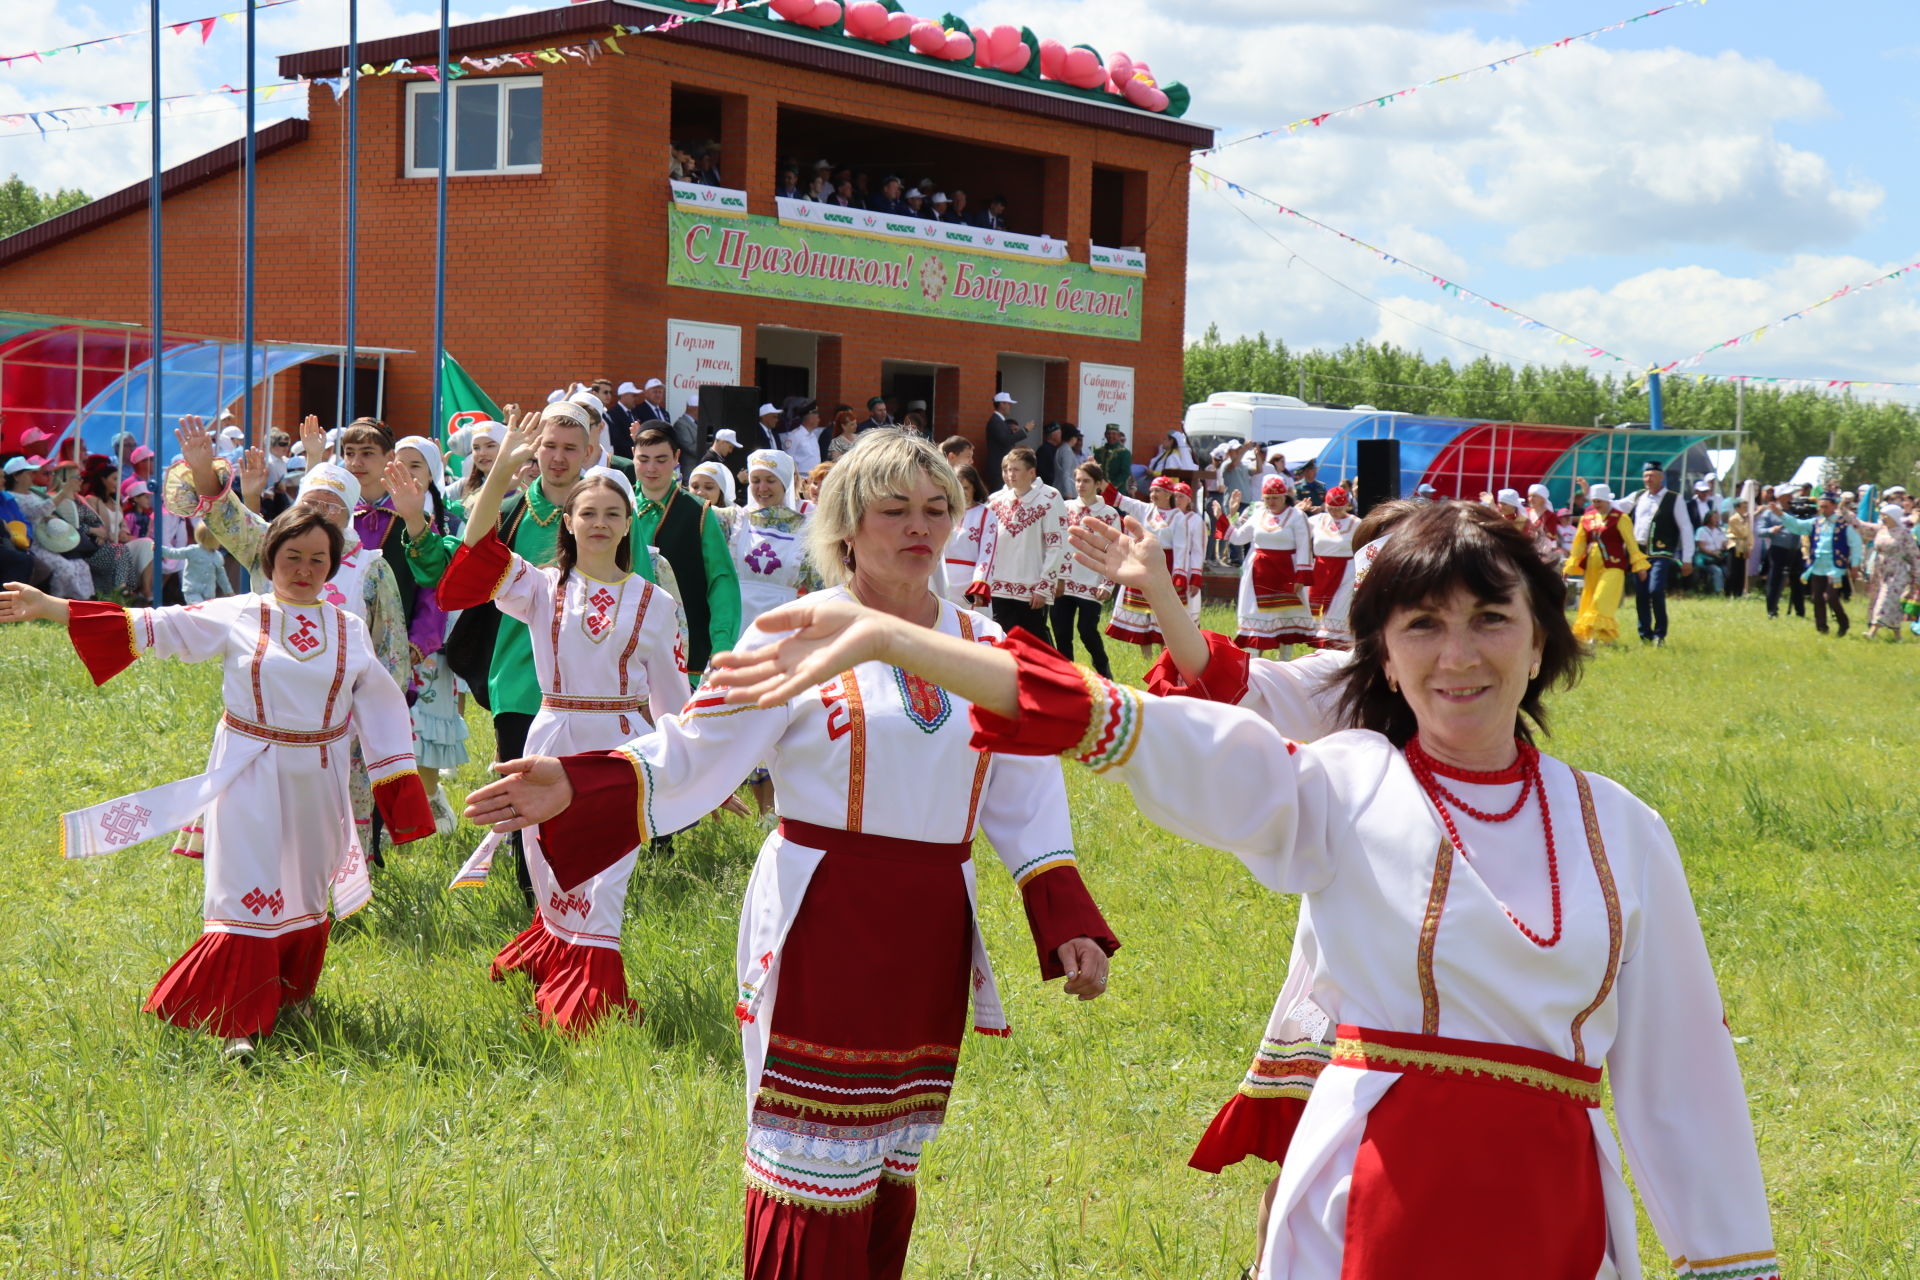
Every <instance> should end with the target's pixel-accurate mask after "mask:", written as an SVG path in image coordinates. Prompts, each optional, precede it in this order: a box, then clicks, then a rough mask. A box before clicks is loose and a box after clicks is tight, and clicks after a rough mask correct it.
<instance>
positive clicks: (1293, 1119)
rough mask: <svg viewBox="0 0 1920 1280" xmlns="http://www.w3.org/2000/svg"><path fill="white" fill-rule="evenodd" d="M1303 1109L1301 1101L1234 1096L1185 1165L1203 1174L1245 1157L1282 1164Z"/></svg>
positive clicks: (1214, 1120) (1303, 1112)
mask: <svg viewBox="0 0 1920 1280" xmlns="http://www.w3.org/2000/svg"><path fill="white" fill-rule="evenodd" d="M1306 1110H1307V1104H1306V1102H1305V1101H1304V1100H1302V1099H1300V1098H1254V1097H1249V1096H1248V1095H1246V1094H1244V1093H1236V1094H1234V1095H1233V1097H1231V1098H1229V1099H1228V1100H1227V1105H1226V1106H1224V1107H1222V1108H1220V1112H1219V1114H1218V1115H1216V1116H1214V1118H1213V1123H1212V1124H1210V1125H1208V1126H1207V1131H1206V1132H1205V1133H1204V1134H1201V1135H1200V1144H1199V1145H1198V1146H1196V1147H1195V1148H1194V1149H1193V1154H1192V1155H1191V1156H1189V1157H1187V1163H1188V1164H1190V1165H1192V1166H1193V1167H1194V1168H1196V1169H1199V1170H1201V1171H1203V1172H1205V1173H1219V1172H1220V1171H1221V1170H1222V1169H1224V1168H1226V1167H1227V1166H1228V1165H1230V1164H1238V1163H1239V1162H1240V1161H1242V1160H1245V1159H1246V1158H1247V1157H1248V1156H1253V1157H1255V1158H1257V1159H1261V1160H1267V1161H1271V1162H1272V1163H1274V1164H1284V1163H1286V1159H1287V1148H1288V1147H1290V1146H1292V1145H1293V1134H1294V1131H1295V1130H1296V1129H1298V1128H1299V1127H1300V1117H1301V1116H1303V1115H1305V1114H1306Z"/></svg>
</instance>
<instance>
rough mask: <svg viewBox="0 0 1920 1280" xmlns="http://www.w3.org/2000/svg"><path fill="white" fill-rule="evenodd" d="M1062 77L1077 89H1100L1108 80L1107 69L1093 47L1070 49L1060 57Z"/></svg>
mask: <svg viewBox="0 0 1920 1280" xmlns="http://www.w3.org/2000/svg"><path fill="white" fill-rule="evenodd" d="M1060 78H1061V79H1062V80H1064V81H1066V82H1067V83H1068V84H1070V85H1072V86H1074V87H1075V88H1077V89H1098V88H1099V87H1100V86H1102V85H1104V84H1105V83H1106V82H1107V71H1106V68H1105V67H1103V66H1101V65H1100V59H1099V58H1098V57H1097V56H1096V55H1095V54H1094V52H1093V51H1092V50H1091V49H1069V50H1067V52H1066V56H1065V57H1063V58H1061V59H1060Z"/></svg>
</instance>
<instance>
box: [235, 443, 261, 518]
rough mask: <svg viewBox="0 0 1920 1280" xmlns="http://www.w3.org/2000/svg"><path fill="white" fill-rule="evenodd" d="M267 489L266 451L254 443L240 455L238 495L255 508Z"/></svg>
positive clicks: (256, 508) (257, 507)
mask: <svg viewBox="0 0 1920 1280" xmlns="http://www.w3.org/2000/svg"><path fill="white" fill-rule="evenodd" d="M266 491H267V451H266V450H265V449H262V448H261V447H260V446H259V445H254V446H253V447H252V448H251V449H248V450H247V451H246V452H245V453H243V454H241V455H240V496H241V497H242V498H244V499H245V500H246V503H247V505H248V506H249V507H252V508H254V509H255V510H258V509H259V506H260V495H261V494H263V493H265V492H266Z"/></svg>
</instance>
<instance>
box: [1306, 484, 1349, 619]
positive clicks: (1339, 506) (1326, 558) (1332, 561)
mask: <svg viewBox="0 0 1920 1280" xmlns="http://www.w3.org/2000/svg"><path fill="white" fill-rule="evenodd" d="M1359 524H1360V518H1359V517H1358V516H1356V515H1354V514H1353V497H1352V495H1351V494H1349V493H1348V492H1347V490H1346V486H1345V485H1335V486H1333V488H1331V489H1329V490H1327V509H1326V510H1325V511H1322V512H1319V513H1318V514H1316V515H1313V516H1309V517H1308V518H1307V529H1308V532H1309V533H1310V535H1311V536H1312V539H1313V586H1312V588H1311V590H1309V592H1308V593H1307V604H1308V605H1309V606H1310V607H1311V608H1312V609H1313V616H1314V617H1315V618H1322V617H1325V616H1326V612H1327V606H1328V605H1330V604H1332V603H1333V597H1334V594H1335V593H1336V592H1337V591H1339V590H1340V580H1341V578H1343V577H1344V576H1345V575H1346V572H1347V565H1348V564H1349V563H1350V562H1351V561H1352V560H1353V531H1354V530H1355V529H1356V528H1357V527H1359ZM1308 639H1309V640H1310V641H1313V640H1314V637H1308Z"/></svg>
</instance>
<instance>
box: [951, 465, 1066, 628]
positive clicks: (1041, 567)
mask: <svg viewBox="0 0 1920 1280" xmlns="http://www.w3.org/2000/svg"><path fill="white" fill-rule="evenodd" d="M986 510H987V512H988V519H989V521H990V523H992V524H993V525H994V526H996V527H995V528H994V531H993V533H992V535H991V537H985V536H983V537H982V538H981V549H980V563H979V564H977V565H975V566H974V570H973V581H974V583H975V584H976V585H984V586H985V587H986V588H987V590H988V592H989V593H990V594H991V595H992V596H993V598H995V599H997V600H1017V601H1018V602H1020V603H1021V604H1024V605H1030V606H1032V607H1034V608H1037V609H1044V608H1046V607H1047V606H1048V605H1050V604H1052V603H1053V591H1054V580H1055V579H1056V578H1058V577H1059V576H1060V567H1061V565H1062V564H1063V563H1064V562H1065V561H1066V558H1067V505H1066V503H1064V502H1062V501H1061V500H1060V494H1059V493H1058V492H1057V491H1055V490H1054V488H1053V487H1052V486H1051V485H1047V484H1043V483H1042V482H1040V481H1038V480H1036V481H1034V483H1033V487H1032V488H1030V489H1028V490H1027V491H1026V493H1024V494H1019V493H1015V492H1014V491H1013V490H1012V489H1001V490H1000V491H999V492H997V493H995V494H994V495H993V496H992V497H991V498H989V499H987V506H986Z"/></svg>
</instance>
